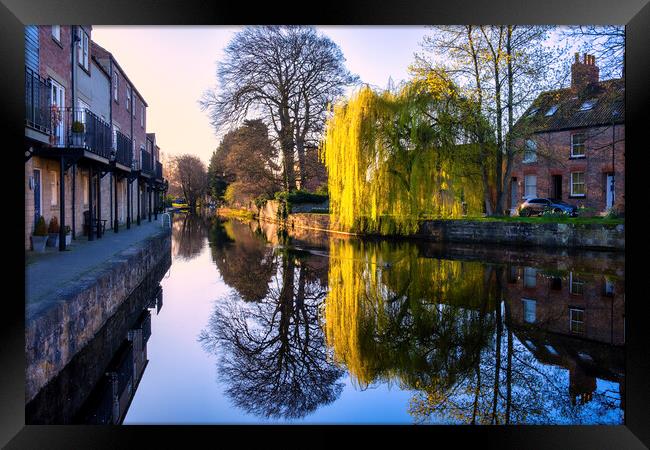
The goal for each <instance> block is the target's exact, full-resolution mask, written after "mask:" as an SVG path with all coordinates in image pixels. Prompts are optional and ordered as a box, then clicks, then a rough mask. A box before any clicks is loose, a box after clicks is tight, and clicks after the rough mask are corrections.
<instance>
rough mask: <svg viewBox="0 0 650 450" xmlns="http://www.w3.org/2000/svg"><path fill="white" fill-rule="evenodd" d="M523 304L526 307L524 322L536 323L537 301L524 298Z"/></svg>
mask: <svg viewBox="0 0 650 450" xmlns="http://www.w3.org/2000/svg"><path fill="white" fill-rule="evenodd" d="M521 303H522V304H523V306H524V322H527V323H535V318H536V315H535V305H536V302H535V300H531V299H529V298H522V299H521Z"/></svg>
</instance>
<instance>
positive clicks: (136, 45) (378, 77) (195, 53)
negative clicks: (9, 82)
mask: <svg viewBox="0 0 650 450" xmlns="http://www.w3.org/2000/svg"><path fill="white" fill-rule="evenodd" d="M317 28H318V29H319V30H321V31H322V32H323V33H325V34H326V35H328V36H329V37H330V38H331V39H332V40H333V41H334V42H336V43H337V44H338V45H339V47H340V48H341V50H342V51H343V55H344V57H345V58H346V66H347V68H348V69H349V70H350V71H351V72H353V73H355V74H357V75H359V77H360V78H361V81H363V82H365V83H369V84H371V85H374V86H380V87H385V86H386V85H387V83H388V79H389V77H392V79H393V81H394V82H395V83H398V82H399V81H401V80H404V79H406V78H407V77H408V74H407V68H408V66H409V64H411V63H412V62H413V59H414V56H413V55H414V53H415V52H416V51H418V50H419V43H420V41H421V40H422V37H423V36H424V35H425V34H426V31H427V30H426V28H424V27H416V26H403V27H396V26H391V27H379V26H360V27H343V26H328V27H317ZM239 29H240V28H239V27H221V26H191V27H182V26H93V31H92V39H93V40H94V41H95V42H97V43H98V44H99V45H101V46H102V47H104V48H105V49H107V50H109V51H110V52H111V53H113V56H114V57H115V58H116V59H117V61H118V62H119V64H120V66H121V67H122V68H123V69H124V70H125V71H126V73H127V75H128V77H129V79H130V80H131V81H132V82H133V83H134V84H135V86H136V87H137V89H138V92H140V94H141V95H142V96H143V97H144V99H145V101H146V102H147V104H148V105H149V107H148V108H147V132H150V133H151V132H153V133H156V143H157V144H158V145H159V146H160V150H161V152H164V153H165V155H166V156H173V155H180V154H183V153H192V154H194V155H196V156H198V157H199V158H201V160H203V162H205V163H206V165H207V164H208V162H209V160H210V156H211V155H212V152H213V151H214V149H215V148H216V147H217V146H218V144H219V140H218V138H217V137H216V135H215V132H214V128H213V127H212V126H211V125H210V122H209V119H208V116H207V113H206V112H204V111H201V109H200V107H199V104H198V101H199V99H200V98H201V95H202V94H203V92H204V91H205V90H207V89H210V88H213V87H214V86H215V84H216V67H217V61H218V60H219V59H220V58H222V57H223V49H224V47H225V46H226V45H227V44H228V42H229V41H230V39H231V38H232V37H233V35H234V34H235V33H236V32H237V31H238V30H239Z"/></svg>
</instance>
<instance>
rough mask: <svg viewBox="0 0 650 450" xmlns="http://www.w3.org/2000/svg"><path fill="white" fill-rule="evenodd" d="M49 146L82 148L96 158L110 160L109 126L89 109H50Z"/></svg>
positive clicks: (111, 143)
mask: <svg viewBox="0 0 650 450" xmlns="http://www.w3.org/2000/svg"><path fill="white" fill-rule="evenodd" d="M50 142H51V144H52V145H53V146H55V147H74V148H83V149H85V150H88V151H89V152H91V153H94V154H95V155H97V156H101V157H103V158H106V159H110V158H111V151H112V150H113V138H112V135H111V126H110V125H109V124H108V123H106V122H104V121H103V120H102V119H100V118H99V117H98V116H97V115H95V114H93V113H92V112H91V111H90V110H89V109H79V108H57V107H56V106H53V107H52V136H51V140H50Z"/></svg>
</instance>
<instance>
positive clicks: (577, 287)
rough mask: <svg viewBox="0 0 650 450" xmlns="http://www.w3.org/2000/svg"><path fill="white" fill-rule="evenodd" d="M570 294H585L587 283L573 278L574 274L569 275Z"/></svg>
mask: <svg viewBox="0 0 650 450" xmlns="http://www.w3.org/2000/svg"><path fill="white" fill-rule="evenodd" d="M569 292H571V293H572V294H573V295H582V294H584V292H585V282H584V281H582V280H581V279H579V278H578V277H575V276H573V272H570V273H569Z"/></svg>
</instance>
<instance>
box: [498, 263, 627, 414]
mask: <svg viewBox="0 0 650 450" xmlns="http://www.w3.org/2000/svg"><path fill="white" fill-rule="evenodd" d="M506 281H507V283H506V285H505V298H506V301H507V302H508V306H509V308H510V317H511V320H512V322H513V323H512V327H513V331H514V333H515V334H516V335H517V337H518V338H519V339H520V340H521V342H522V343H523V344H524V345H525V346H526V347H527V348H528V349H529V350H530V351H531V353H533V355H535V357H536V358H537V359H538V360H539V361H541V362H543V363H546V364H554V365H558V366H561V367H564V368H566V369H568V370H569V393H570V395H571V399H572V402H574V403H575V402H576V401H578V402H582V403H584V402H588V401H589V400H591V396H592V394H593V392H594V391H595V390H596V378H601V379H604V380H609V381H614V382H617V383H619V390H620V393H621V400H623V382H624V367H625V366H624V353H623V348H622V346H623V345H624V343H625V314H624V311H625V298H624V286H625V281H624V280H621V279H615V278H614V277H608V276H603V275H587V274H578V273H574V272H559V271H553V272H544V271H542V270H538V269H535V268H532V267H517V266H511V267H510V268H509V271H508V274H507V280H506Z"/></svg>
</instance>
